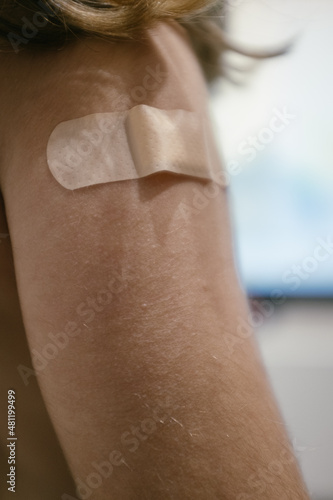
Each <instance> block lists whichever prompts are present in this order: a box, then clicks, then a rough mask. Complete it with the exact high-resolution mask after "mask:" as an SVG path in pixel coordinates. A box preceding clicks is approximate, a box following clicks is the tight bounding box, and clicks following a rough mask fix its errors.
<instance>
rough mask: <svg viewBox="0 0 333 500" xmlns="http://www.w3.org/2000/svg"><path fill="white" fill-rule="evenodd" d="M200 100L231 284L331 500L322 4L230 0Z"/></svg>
mask: <svg viewBox="0 0 333 500" xmlns="http://www.w3.org/2000/svg"><path fill="white" fill-rule="evenodd" d="M226 32H227V33H228V36H229V37H230V38H231V39H232V40H233V41H234V42H235V43H236V44H237V45H238V46H240V47H244V48H246V49H253V50H260V51H263V50H265V49H267V50H271V49H276V48H279V47H283V46H284V45H288V44H289V43H290V42H291V41H292V42H293V46H292V48H291V50H290V51H289V52H288V53H287V54H286V55H284V56H280V57H277V58H272V59H266V60H261V61H254V60H253V59H249V58H247V57H245V56H241V55H238V54H234V53H231V52H228V53H226V54H225V57H224V64H225V66H226V69H227V71H228V74H229V75H230V80H228V79H222V80H220V81H219V82H217V83H216V84H215V85H214V87H213V88H212V90H211V113H212V118H213V120H214V122H215V125H216V127H215V129H216V137H217V143H218V146H219V148H220V152H221V155H222V158H223V160H224V164H225V167H226V169H227V171H228V172H229V176H230V177H229V179H230V183H229V191H230V208H231V213H232V220H233V230H234V246H235V255H236V262H237V267H238V273H239V279H240V282H241V284H242V286H243V288H244V290H245V291H246V293H247V295H248V296H249V298H250V304H251V309H252V314H251V322H252V323H253V326H254V327H255V329H256V334H257V337H258V341H259V345H260V349H261V352H262V355H263V359H264V362H265V364H266V367H267V371H268V374H269V376H270V378H271V382H272V385H273V388H274V390H275V394H276V396H277V398H278V401H279V403H280V407H281V411H282V414H283V416H284V418H285V421H286V424H287V428H288V431H289V435H290V438H291V441H292V442H293V445H294V448H295V452H296V455H297V457H298V460H299V462H300V465H301V468H302V470H303V474H304V477H305V480H306V482H307V485H308V488H309V490H310V493H311V495H312V498H313V499H314V500H333V98H332V93H333V58H332V56H331V47H332V46H333V2H332V1H331V0H229V1H228V2H227V5H226Z"/></svg>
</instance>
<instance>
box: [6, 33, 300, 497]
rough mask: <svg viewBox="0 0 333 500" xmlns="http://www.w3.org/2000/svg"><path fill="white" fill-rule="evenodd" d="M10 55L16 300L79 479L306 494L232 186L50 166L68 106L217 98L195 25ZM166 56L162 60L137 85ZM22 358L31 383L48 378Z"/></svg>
mask: <svg viewBox="0 0 333 500" xmlns="http://www.w3.org/2000/svg"><path fill="white" fill-rule="evenodd" d="M2 64H3V65H4V67H5V68H6V71H5V73H4V74H5V77H4V79H3V81H2V83H1V85H2V95H3V96H5V98H3V101H4V111H5V113H4V115H5V116H6V117H7V119H6V120H4V121H3V122H2V127H1V138H2V141H3V144H2V149H1V153H2V154H1V158H2V163H1V170H0V182H1V191H2V194H3V198H4V203H5V209H6V219H7V223H8V227H9V231H10V237H11V243H12V251H13V261H14V266H15V275H16V280H17V287H18V294H19V302H20V308H21V310H22V317H23V324H24V329H25V332H26V336H27V342H28V345H29V348H30V353H31V356H32V362H33V367H34V369H35V370H36V375H37V381H38V384H39V387H40V390H41V394H42V397H43V401H44V402H45V406H46V409H47V412H48V415H49V417H50V423H52V425H53V427H54V431H55V433H56V436H57V438H58V439H59V443H60V445H61V449H62V450H63V453H64V456H65V459H66V461H67V463H68V465H69V467H70V470H71V473H72V476H73V478H74V480H75V481H76V482H77V483H78V484H80V485H81V488H82V489H81V494H82V497H83V498H92V499H96V500H109V499H111V498H116V499H119V500H129V499H131V500H132V499H133V500H134V499H150V500H156V499H161V500H162V499H163V500H167V499H174V500H178V499H179V500H180V499H187V498H188V499H198V500H199V499H200V500H206V499H211V500H215V499H226V500H229V499H230V500H231V499H235V500H245V499H248V498H250V499H256V500H264V499H265V500H267V499H268V498H269V499H271V500H284V499H290V500H306V499H308V498H309V497H308V495H307V493H306V490H305V488H304V485H303V482H302V478H301V476H300V473H299V470H298V466H297V463H296V459H295V457H294V455H293V454H292V452H291V447H290V444H289V442H288V438H287V435H286V431H285V428H284V423H283V421H282V419H281V416H280V414H279V411H278V409H277V407H276V403H275V400H274V398H273V397H272V395H271V392H270V388H269V385H268V382H267V379H266V374H265V371H264V369H263V367H262V364H261V360H260V356H259V354H258V349H257V346H256V344H255V342H254V339H253V335H252V330H251V328H250V327H249V326H248V327H246V326H245V327H244V324H245V325H248V314H249V310H248V305H247V301H246V298H245V296H244V294H243V292H242V290H241V287H240V285H239V283H238V279H237V274H236V271H235V265H234V259H233V248H232V236H231V229H230V222H229V213H228V204H227V203H228V199H227V190H226V189H224V188H220V187H219V188H217V187H216V186H215V185H214V184H213V183H210V182H208V183H206V182H202V181H199V180H197V179H194V178H189V177H186V178H185V177H184V178H180V177H176V176H173V175H171V174H162V173H161V174H157V175H156V176H152V177H149V178H145V179H139V180H130V181H124V182H118V183H108V184H104V185H98V186H93V187H89V188H83V189H80V190H76V191H69V190H65V189H64V188H63V187H62V186H60V185H59V184H58V183H57V182H56V181H55V179H54V178H53V177H52V175H51V173H50V172H49V170H48V167H47V163H46V145H47V141H48V137H49V135H50V133H51V132H52V130H53V128H54V127H55V126H56V125H57V124H58V123H59V122H61V121H65V120H69V119H72V118H77V117H80V116H84V115H86V114H89V113H99V112H106V111H107V112H109V111H118V110H124V109H130V108H131V107H133V106H135V105H136V104H138V103H140V104H142V103H144V104H148V105H150V106H155V107H160V108H162V109H177V108H181V109H186V110H189V111H198V112H202V113H206V106H207V91H206V88H205V83H204V80H203V77H202V74H201V71H200V68H199V66H198V63H197V61H196V59H195V57H194V55H193V53H192V51H191V48H190V46H189V44H188V42H187V39H186V36H185V34H184V32H183V31H182V30H181V29H180V28H179V27H177V26H176V25H173V24H170V25H168V24H160V25H159V26H158V27H157V28H156V29H155V30H151V31H150V32H149V33H148V36H147V38H146V40H145V41H144V42H143V43H142V44H138V43H136V44H131V43H129V44H117V45H114V44H108V43H106V42H101V41H97V40H94V41H93V40H89V41H84V42H83V41H78V42H77V43H75V44H74V45H73V46H72V47H70V48H67V49H66V50H65V51H60V52H58V53H44V54H42V53H38V52H36V53H34V54H18V55H15V56H7V55H6V56H2ZM157 65H160V69H161V70H162V71H163V73H164V76H163V78H161V79H160V80H161V81H160V82H158V83H159V84H158V86H157V87H155V89H154V90H149V91H147V93H146V94H147V95H146V96H145V99H144V100H143V101H140V102H138V100H137V95H138V94H137V93H136V91H135V89H136V88H137V87H138V86H142V85H143V82H144V81H146V82H147V80H144V79H145V76H146V74H147V66H150V67H153V68H156V67H157ZM4 144H6V147H4ZM199 196H200V199H201V202H202V199H203V200H206V203H202V206H201V208H198V207H199V205H198V203H199V201H198V200H199V198H198V197H199ZM184 206H186V207H187V209H184ZM184 210H185V211H184ZM8 251H9V250H8ZM11 279H12V278H8V281H10V280H11ZM13 295H15V293H14V292H13ZM9 310H10V309H9ZM17 310H18V304H14V305H13V306H12V309H11V313H10V315H11V317H13V315H16V314H17ZM241 325H243V330H242V329H241ZM12 328H14V327H12ZM244 328H245V330H244ZM244 332H245V333H244ZM55 339H56V340H55ZM57 342H58V347H57ZM47 344H49V346H48V347H47ZM50 344H51V347H50ZM64 344H65V345H64ZM52 345H53V347H52ZM60 345H61V347H59V346H60ZM21 359H25V358H23V357H22V358H20V360H21ZM20 364H21V365H22V364H25V363H21V361H20ZM26 366H30V367H31V364H30V365H29V363H26ZM16 369H17V367H16ZM20 373H21V375H20V381H18V380H17V375H16V379H15V380H16V384H17V386H18V387H20V390H21V392H22V393H23V394H24V393H25V394H27V391H29V390H30V388H31V384H33V383H35V382H34V381H36V379H35V376H34V375H31V374H28V373H27V372H24V373H23V372H22V368H21V372H20ZM6 378H7V381H8V384H10V385H13V384H15V381H14V380H13V379H10V377H9V376H7V377H6ZM23 380H25V381H26V383H27V384H28V385H25V384H24V382H23ZM25 391H26V392H25ZM22 398H23V396H22ZM22 431H23V429H22ZM22 433H23V432H22ZM54 441H55V437H54ZM47 446H48V445H47V444H45V450H44V453H45V455H46V454H47V450H46V448H47ZM58 451H59V453H60V447H59V450H58ZM65 459H64V461H63V463H62V466H61V467H60V469H59V486H58V490H59V489H60V490H62V491H61V495H62V497H60V496H57V498H62V500H66V499H67V500H68V499H69V498H73V497H74V498H79V497H78V494H75V493H74V492H73V491H72V490H71V489H70V487H71V484H70V481H69V482H68V483H67V484H68V489H66V488H67V484H66V482H67V479H68V476H67V475H66V472H65V471H66V467H65V465H66V463H65ZM108 464H109V465H108ZM62 472H63V475H62ZM31 491H32V490H31ZM37 491H38V490H37V489H36V492H35V493H34V495H33V496H31V498H34V499H38V498H39V497H38V493H37ZM50 491H52V490H51V489H50ZM65 493H66V494H68V495H67V496H66V495H65ZM18 498H23V497H22V496H21V497H18ZM24 498H26V497H24ZM40 498H45V495H44V496H41V497H40ZM50 498H51V497H50ZM54 498H56V496H55V497H54Z"/></svg>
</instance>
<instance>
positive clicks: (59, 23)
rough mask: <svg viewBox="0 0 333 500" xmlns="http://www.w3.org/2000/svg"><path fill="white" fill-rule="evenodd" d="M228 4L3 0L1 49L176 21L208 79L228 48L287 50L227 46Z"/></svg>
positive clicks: (130, 32) (108, 35)
mask: <svg viewBox="0 0 333 500" xmlns="http://www.w3.org/2000/svg"><path fill="white" fill-rule="evenodd" d="M227 1H228V0H104V1H100V0H20V2H16V1H15V0H2V2H1V3H0V6H1V7H0V51H13V50H14V51H15V52H19V51H21V50H22V49H25V48H26V49H28V48H31V49H32V48H36V47H37V46H38V47H39V48H47V49H49V48H51V47H57V48H59V47H62V46H64V45H65V44H67V43H69V42H71V41H72V40H74V39H77V38H78V36H80V35H83V36H86V37H89V36H93V37H99V38H103V39H108V40H113V41H119V40H122V41H126V40H135V39H140V37H142V35H143V33H144V30H145V29H147V28H149V27H152V26H153V25H154V24H156V23H157V22H158V21H162V20H171V19H172V20H176V21H177V22H179V23H180V24H181V25H182V26H183V27H184V28H186V30H187V32H188V34H189V36H190V39H191V41H192V44H193V48H194V50H195V52H196V54H197V56H198V59H199V61H200V63H201V65H202V68H203V71H204V73H205V76H206V79H207V81H209V82H210V81H212V80H214V79H215V78H216V77H217V76H219V75H221V74H222V72H223V69H222V65H221V60H220V57H221V54H222V52H223V51H225V50H228V49H231V50H234V51H236V52H239V53H242V54H245V55H249V56H251V57H256V58H258V57H269V56H275V55H279V54H281V53H284V52H285V49H283V50H282V51H278V52H274V53H271V54H269V53H264V54H258V53H250V52H247V51H245V50H244V49H240V48H236V47H235V46H234V45H233V44H232V43H230V42H228V40H227V37H226V36H225V34H224V32H223V29H222V28H223V19H224V16H223V10H224V7H225V5H226V3H227Z"/></svg>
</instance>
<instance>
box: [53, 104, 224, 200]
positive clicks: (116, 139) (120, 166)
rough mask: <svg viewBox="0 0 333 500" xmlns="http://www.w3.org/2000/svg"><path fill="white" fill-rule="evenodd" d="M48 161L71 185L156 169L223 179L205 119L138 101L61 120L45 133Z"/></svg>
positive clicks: (65, 184) (130, 176)
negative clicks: (119, 108)
mask: <svg viewBox="0 0 333 500" xmlns="http://www.w3.org/2000/svg"><path fill="white" fill-rule="evenodd" d="M47 162H48V165H49V168H50V170H51V172H52V174H53V176H54V177H55V179H56V180H57V181H58V182H59V183H60V184H61V185H62V186H63V187H65V188H67V189H71V190H74V189H78V188H82V187H85V186H90V185H94V184H101V183H105V182H114V181H122V180H128V179H138V178H141V177H146V176H148V175H151V174H154V173H157V172H173V173H175V174H180V175H186V176H193V177H197V178H201V179H207V180H214V181H215V182H217V183H218V184H220V185H222V186H224V185H225V176H224V172H223V169H222V166H221V160H220V158H219V154H218V152H217V149H216V144H215V142H214V137H213V133H212V130H211V128H210V123H209V121H208V120H205V119H204V118H203V117H202V116H201V115H200V114H199V113H195V112H190V111H185V110H182V109H176V110H167V111H166V110H161V109H157V108H153V107H151V106H146V105H139V106H135V107H134V108H132V109H130V110H129V111H122V112H113V113H95V114H91V115H87V116H84V117H82V118H78V119H75V120H69V121H66V122H62V123H60V124H59V125H57V126H56V128H55V129H54V130H53V132H52V134H51V136H50V138H49V141H48V145H47Z"/></svg>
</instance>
